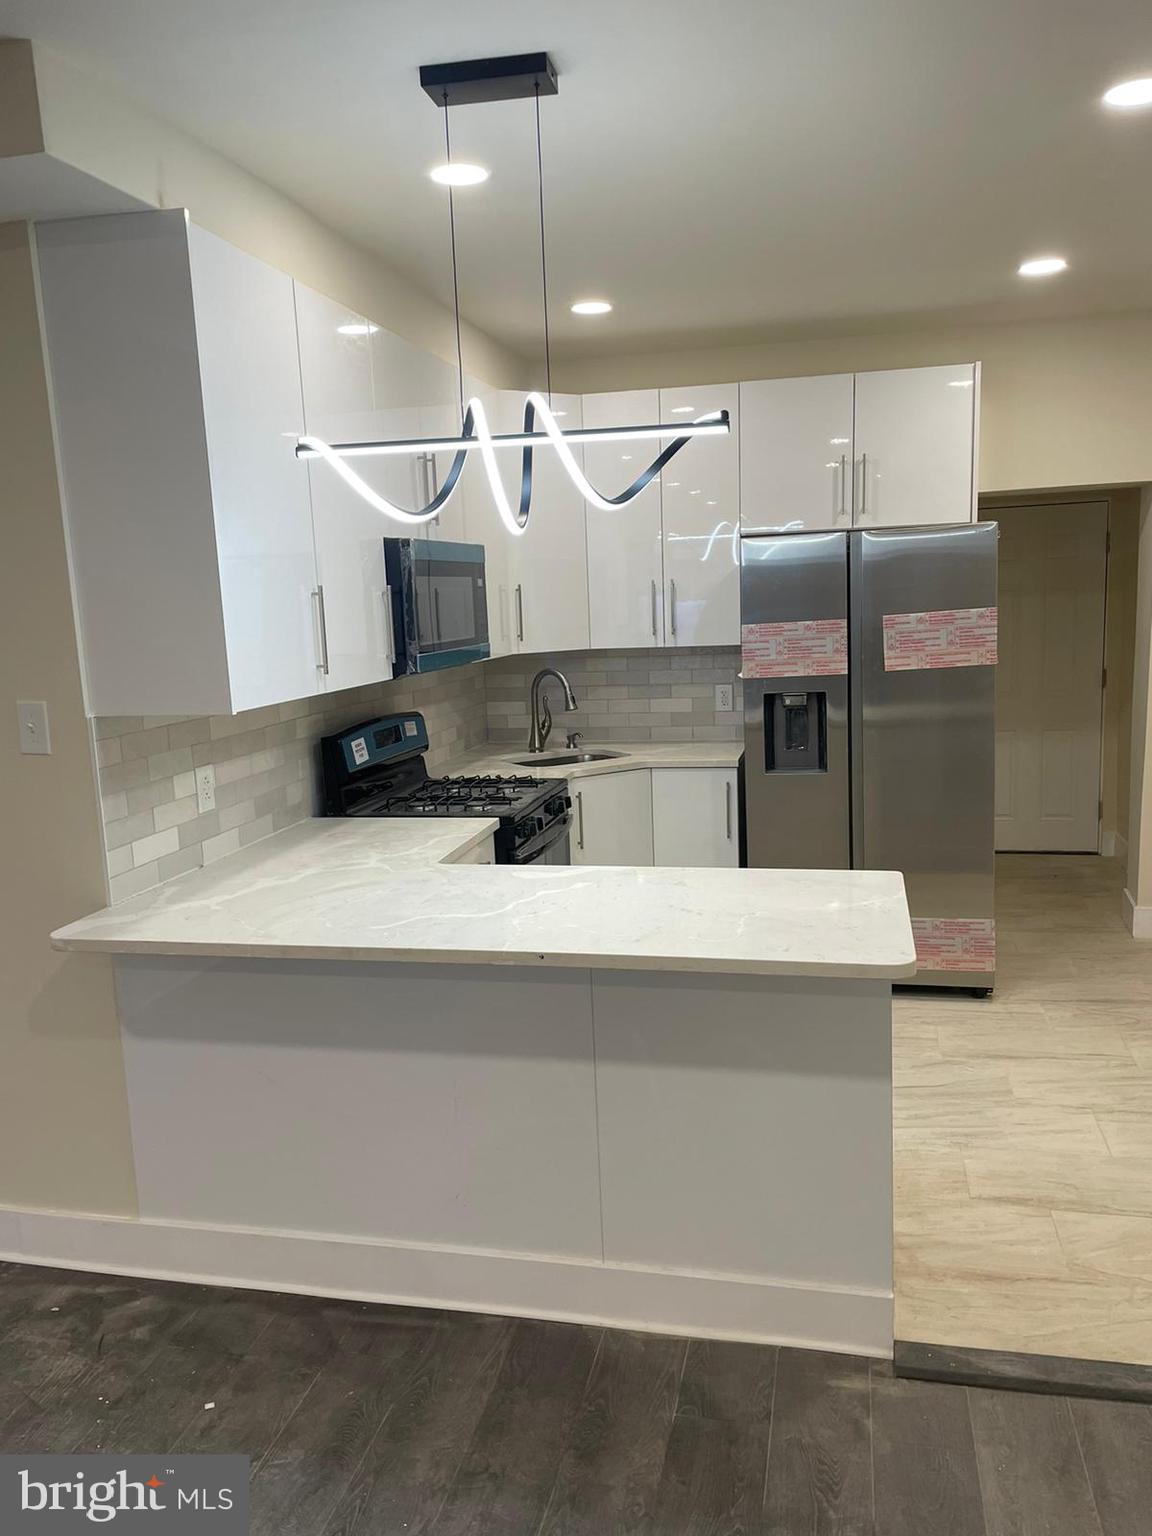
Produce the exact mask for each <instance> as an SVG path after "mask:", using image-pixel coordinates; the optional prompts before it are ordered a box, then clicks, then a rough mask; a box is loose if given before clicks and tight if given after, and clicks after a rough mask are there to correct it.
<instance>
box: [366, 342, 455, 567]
mask: <svg viewBox="0 0 1152 1536" xmlns="http://www.w3.org/2000/svg"><path fill="white" fill-rule="evenodd" d="M368 340H369V345H370V350H371V354H372V393H373V404H374V409H375V418H374V429H373V431H372V432H371V433H370V434H368V435H369V436H371V437H374V438H379V439H381V440H386V439H388V438H426V437H455V436H458V435H459V432H460V426H461V419H460V389H459V384H458V382H457V377H456V369H455V368H454V367H453V366H452V365H451V364H450V363H446V362H445V361H444V359H443V358H440V357H434V356H433V355H432V353H430V352H424V351H422V350H421V348H419V347H415V346H413V345H412V343H411V342H410V341H405V340H404V339H403V337H401V336H394V335H393V334H392V332H391V331H387V330H384V329H383V327H377V328H376V329H374V330H373V331H372V332H371V334H370V336H369V338H368ZM451 464H452V453H451V451H450V450H447V449H444V450H441V452H439V453H436V454H432V453H427V454H403V455H399V454H397V455H387V456H384V457H381V458H378V459H359V460H357V462H356V470H357V473H359V474H363V476H364V478H365V479H366V480H367V481H368V482H369V483H370V484H371V485H373V486H375V487H376V488H377V489H378V490H379V491H380V492H381V494H383V495H388V496H389V497H390V499H391V500H393V501H395V502H396V504H397V505H399V506H402V507H404V508H405V509H406V510H408V511H412V512H417V511H419V510H420V509H421V508H422V507H425V506H427V505H428V504H429V502H431V500H432V498H433V497H434V496H435V495H436V493H437V491H438V490H439V489H440V487H441V485H443V483H444V480H445V477H446V476H447V474H448V470H449V468H450V467H451ZM389 531H390V533H391V534H392V536H393V537H400V538H424V539H451V540H453V541H456V542H461V541H463V538H464V505H463V501H462V498H461V496H460V493H459V490H458V491H457V494H456V495H455V496H453V497H452V499H451V500H450V501H449V502H448V505H447V506H446V507H445V508H444V510H443V511H442V512H440V513H439V514H438V515H437V516H436V517H435V518H433V519H432V520H430V521H429V522H427V523H424V524H421V525H419V526H416V527H413V526H411V525H404V524H401V523H396V524H395V525H394V526H393V527H392V528H391V529H390V530H389Z"/></svg>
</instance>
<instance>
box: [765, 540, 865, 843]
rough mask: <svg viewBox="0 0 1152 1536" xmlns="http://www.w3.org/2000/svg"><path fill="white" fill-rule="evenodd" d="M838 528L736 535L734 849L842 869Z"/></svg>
mask: <svg viewBox="0 0 1152 1536" xmlns="http://www.w3.org/2000/svg"><path fill="white" fill-rule="evenodd" d="M847 539H848V535H847V534H845V533H793V534H778V535H765V536H761V537H755V538H746V539H742V540H741V541H740V624H741V646H742V664H743V670H742V676H743V679H744V683H743V686H744V814H745V840H746V858H747V863H748V865H749V866H750V867H751V868H758V869H847V868H848V867H849V864H850V862H851V851H852V850H851V838H850V832H849V802H850V791H849V782H848V660H847V658H848V651H847V644H848V544H847Z"/></svg>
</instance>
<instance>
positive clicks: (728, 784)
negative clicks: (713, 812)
mask: <svg viewBox="0 0 1152 1536" xmlns="http://www.w3.org/2000/svg"><path fill="white" fill-rule="evenodd" d="M724 836H725V837H726V838H727V839H728V841H729V842H731V841H732V780H731V779H725V780H724Z"/></svg>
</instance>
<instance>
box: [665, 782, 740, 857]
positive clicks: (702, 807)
mask: <svg viewBox="0 0 1152 1536" xmlns="http://www.w3.org/2000/svg"><path fill="white" fill-rule="evenodd" d="M652 862H653V863H654V864H656V865H685V866H687V867H689V868H692V869H735V868H736V866H737V865H738V864H739V862H740V857H739V836H738V831H737V808H736V770H735V769H734V768H654V769H653V770H652Z"/></svg>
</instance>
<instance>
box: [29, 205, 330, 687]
mask: <svg viewBox="0 0 1152 1536" xmlns="http://www.w3.org/2000/svg"><path fill="white" fill-rule="evenodd" d="M37 248H38V260H39V266H40V277H41V291H42V295H43V305H44V319H45V329H46V336H47V352H48V363H49V372H50V378H51V385H52V392H53V399H54V407H55V421H56V432H57V448H58V454H59V461H60V466H61V474H62V481H63V487H64V499H65V507H66V516H67V521H68V534H69V542H70V550H71V559H72V569H73V575H74V582H75V589H76V599H77V608H78V612H79V619H80V632H81V648H82V654H83V668H84V677H85V697H86V704H87V708H88V710H89V712H90V713H91V714H97V715H171V714H189V715H192V714H195V715H211V714H228V713H232V712H235V711H238V710H245V709H252V708H255V707H256V706H258V705H267V704H275V703H279V702H281V701H284V700H288V699H297V698H302V697H305V696H307V695H308V694H310V693H314V692H315V691H316V679H317V670H316V667H317V650H316V639H315V630H314V626H313V620H312V608H313V596H312V594H313V592H314V591H315V589H316V567H315V554H314V549H313V540H312V515H311V506H310V501H309V492H308V473H307V470H306V469H305V467H304V465H303V464H301V463H300V462H298V460H297V459H296V457H295V453H294V448H295V443H296V438H297V437H298V435H299V434H300V432H301V431H302V430H303V426H304V420H303V413H302V409H301V398H300V370H299V360H298V354H297V344H296V319H295V308H294V304H293V294H292V280H291V278H290V277H288V276H287V275H286V274H285V273H283V272H278V271H276V270H274V269H273V268H271V267H269V266H266V265H265V264H264V263H263V262H260V261H257V260H256V259H255V258H254V257H252V256H249V255H247V254H246V253H244V252H242V251H239V250H236V249H235V248H234V247H232V246H230V245H227V244H226V243H225V242H224V241H222V240H219V239H217V238H216V237H215V236H214V235H210V234H208V233H206V232H205V231H204V230H201V229H198V228H196V226H195V225H191V224H189V222H188V220H187V216H186V214H185V213H184V211H183V210H182V209H172V210H158V211H152V212H145V213H129V214H114V215H110V216H107V217H103V218H95V219H74V220H66V221H62V222H60V223H52V224H44V225H40V226H39V227H38V229H37Z"/></svg>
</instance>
